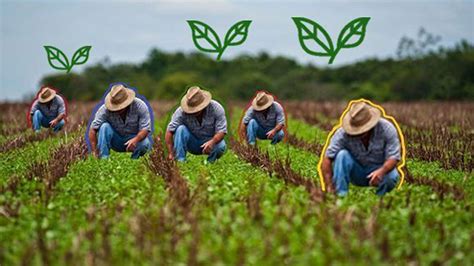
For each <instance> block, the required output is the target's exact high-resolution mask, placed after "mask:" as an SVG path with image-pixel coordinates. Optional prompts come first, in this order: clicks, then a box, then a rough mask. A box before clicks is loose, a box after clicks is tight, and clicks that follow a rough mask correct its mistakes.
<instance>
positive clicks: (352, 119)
mask: <svg viewBox="0 0 474 266" xmlns="http://www.w3.org/2000/svg"><path fill="white" fill-rule="evenodd" d="M381 116H382V114H381V112H380V110H379V109H378V108H376V107H374V106H372V105H369V104H367V103H365V102H355V103H353V104H352V105H351V106H350V109H349V111H348V112H346V114H345V115H344V117H343V118H342V128H343V129H344V131H345V132H346V133H347V134H349V135H360V134H362V133H365V132H367V131H369V130H371V129H372V128H373V127H374V126H375V125H377V123H378V122H379V120H380V117H381Z"/></svg>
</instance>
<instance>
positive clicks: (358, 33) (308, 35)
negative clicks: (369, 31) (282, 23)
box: [293, 17, 370, 64]
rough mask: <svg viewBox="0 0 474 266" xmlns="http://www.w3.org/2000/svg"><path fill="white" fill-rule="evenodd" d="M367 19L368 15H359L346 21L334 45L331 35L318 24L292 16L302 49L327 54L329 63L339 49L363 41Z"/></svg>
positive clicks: (309, 52)
mask: <svg viewBox="0 0 474 266" xmlns="http://www.w3.org/2000/svg"><path fill="white" fill-rule="evenodd" d="M369 20H370V17H360V18H356V19H354V20H352V21H351V22H349V23H347V24H346V26H344V28H342V30H341V32H340V33H339V36H338V38H337V43H336V46H334V44H333V42H332V40H331V36H329V34H328V32H327V31H326V30H325V29H324V28H323V27H322V26H321V25H320V24H318V23H317V22H315V21H312V20H310V19H308V18H304V17H293V21H294V22H295V24H296V28H297V29H298V39H299V42H300V45H301V47H302V48H303V50H304V51H305V52H306V53H308V54H310V55H314V56H328V57H329V64H332V63H333V62H334V59H335V58H336V55H337V54H338V53H339V51H340V50H341V49H344V48H345V49H348V48H354V47H357V46H359V45H360V44H361V43H362V42H363V41H364V38H365V33H366V28H367V24H368V23H369ZM314 47H317V48H320V49H315V48H314Z"/></svg>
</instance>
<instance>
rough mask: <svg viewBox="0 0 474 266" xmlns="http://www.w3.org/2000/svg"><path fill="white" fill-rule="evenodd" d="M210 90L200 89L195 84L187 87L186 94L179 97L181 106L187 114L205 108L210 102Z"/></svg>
mask: <svg viewBox="0 0 474 266" xmlns="http://www.w3.org/2000/svg"><path fill="white" fill-rule="evenodd" d="M211 99H212V95H211V93H210V92H208V91H205V90H201V88H199V87H197V86H193V87H191V88H189V89H188V91H187V92H186V95H184V97H183V98H182V99H181V108H182V109H183V111H184V112H185V113H187V114H193V113H197V112H199V111H201V110H202V109H204V108H206V107H207V106H208V105H209V103H210V102H211Z"/></svg>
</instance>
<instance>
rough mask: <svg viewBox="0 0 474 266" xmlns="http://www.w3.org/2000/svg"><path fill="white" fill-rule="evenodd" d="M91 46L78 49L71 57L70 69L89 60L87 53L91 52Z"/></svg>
mask: <svg viewBox="0 0 474 266" xmlns="http://www.w3.org/2000/svg"><path fill="white" fill-rule="evenodd" d="M91 48H92V46H83V47H81V48H79V49H78V50H77V51H76V52H75V53H74V55H73V56H72V60H71V68H72V66H75V65H82V64H84V63H85V62H86V61H87V59H89V51H90V50H91Z"/></svg>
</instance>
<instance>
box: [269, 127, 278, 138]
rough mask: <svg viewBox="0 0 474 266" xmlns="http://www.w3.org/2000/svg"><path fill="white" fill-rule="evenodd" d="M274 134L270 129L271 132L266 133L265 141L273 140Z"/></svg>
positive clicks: (274, 131) (273, 130)
mask: <svg viewBox="0 0 474 266" xmlns="http://www.w3.org/2000/svg"><path fill="white" fill-rule="evenodd" d="M275 134H276V130H275V129H272V130H270V131H268V132H267V139H273V137H275Z"/></svg>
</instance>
